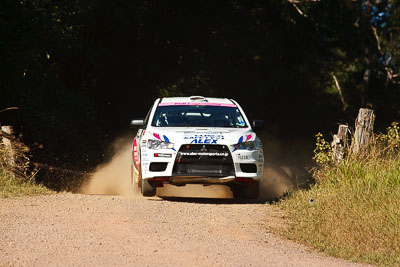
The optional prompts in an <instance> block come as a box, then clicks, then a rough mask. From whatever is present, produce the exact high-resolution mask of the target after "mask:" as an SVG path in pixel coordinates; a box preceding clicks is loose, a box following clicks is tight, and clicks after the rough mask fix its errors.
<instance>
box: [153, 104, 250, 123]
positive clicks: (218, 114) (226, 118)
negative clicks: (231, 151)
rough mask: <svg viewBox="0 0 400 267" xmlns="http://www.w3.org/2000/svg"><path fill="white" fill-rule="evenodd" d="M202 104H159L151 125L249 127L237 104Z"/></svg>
mask: <svg viewBox="0 0 400 267" xmlns="http://www.w3.org/2000/svg"><path fill="white" fill-rule="evenodd" d="M202 104H203V103H200V104H199V105H194V104H190V105H177V104H171V105H170V104H168V103H162V104H159V105H158V107H157V110H156V112H155V114H154V117H153V121H152V124H151V125H152V126H156V127H233V128H244V127H247V125H246V122H245V120H244V118H243V116H242V114H241V113H240V110H239V109H238V107H237V106H236V105H234V104H226V105H218V104H209V103H207V104H206V105H204V104H203V105H202Z"/></svg>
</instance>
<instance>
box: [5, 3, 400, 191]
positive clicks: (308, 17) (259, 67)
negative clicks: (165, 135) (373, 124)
mask: <svg viewBox="0 0 400 267" xmlns="http://www.w3.org/2000/svg"><path fill="white" fill-rule="evenodd" d="M399 21H400V3H399V2H398V1H394V0H380V1H372V0H362V1H361V0H360V1H300V0H298V1H294V0H291V1H281V0H272V1H238V0H234V1H197V2H194V1H155V0H138V1H129V0H118V1H94V0H73V1H67V2H62V3H61V2H59V1H51V0H21V1H14V0H2V1H1V3H0V57H1V58H2V60H1V62H0V110H1V109H3V108H6V107H10V106H17V107H19V110H18V111H8V112H3V113H0V123H2V124H8V123H11V124H13V125H14V126H15V127H17V129H18V131H19V132H22V133H23V134H24V140H25V141H26V142H28V143H29V144H34V143H37V144H38V145H43V146H44V148H43V149H36V150H34V156H35V159H34V160H36V161H41V162H45V163H47V164H50V165H55V166H59V167H60V166H61V167H65V168H69V169H71V168H73V169H75V170H76V169H78V170H88V169H90V168H91V167H93V166H95V165H96V164H97V163H98V162H99V161H101V160H103V158H102V157H103V154H104V153H105V149H106V147H107V145H108V144H109V143H110V142H111V141H112V140H113V139H114V138H115V137H116V136H117V135H119V134H121V131H123V130H125V129H126V126H127V125H128V122H129V120H130V119H131V118H133V117H138V116H144V115H145V113H146V111H147V109H148V107H149V106H150V104H151V103H152V101H153V99H154V98H155V97H157V96H171V95H194V94H198V95H208V96H224V97H231V98H235V99H237V100H238V101H239V102H240V103H241V104H242V106H244V108H245V110H246V111H247V113H248V114H250V115H251V116H252V117H258V118H261V119H264V120H265V121H266V122H267V124H268V125H272V126H271V127H270V128H271V129H272V131H273V134H276V135H279V136H280V137H282V138H288V137H292V136H293V135H299V134H300V135H301V134H303V135H304V136H307V135H309V136H311V134H310V133H313V132H316V130H317V129H320V128H323V129H325V128H327V126H331V125H333V124H334V123H335V122H337V121H339V120H342V119H346V118H347V117H349V116H353V115H354V114H355V110H357V109H358V108H359V107H360V106H368V107H372V108H374V109H375V110H376V111H377V114H378V118H379V120H378V122H380V123H385V122H387V121H392V120H394V119H396V118H397V117H398V116H400V115H399V113H398V111H399V108H400V106H399V105H400V104H399V103H400V95H399V92H400V90H399V79H400V77H399V76H398V74H399V67H400V64H399V63H400V62H399V61H400V52H399V51H400V49H399V48H400V34H399V27H400V25H399V23H400V22H399ZM335 79H336V80H337V82H338V83H337V84H336V83H335ZM338 86H339V88H340V90H338ZM339 91H341V92H342V97H341V95H340V94H339ZM293 111H295V112H293ZM283 122H284V123H283ZM299 126H302V127H299ZM50 177H54V175H52V176H50ZM57 177H59V178H57V180H56V181H55V180H54V179H47V178H45V177H42V179H43V180H44V181H45V182H46V183H47V184H48V185H51V186H52V187H54V188H65V187H70V188H72V187H74V186H75V185H76V184H77V182H76V181H75V182H72V181H71V179H70V178H68V179H67V180H64V177H63V176H61V175H57ZM68 177H70V176H68ZM78 182H79V181H78Z"/></svg>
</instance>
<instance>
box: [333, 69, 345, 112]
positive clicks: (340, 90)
mask: <svg viewBox="0 0 400 267" xmlns="http://www.w3.org/2000/svg"><path fill="white" fill-rule="evenodd" d="M332 78H333V80H334V81H335V85H336V88H337V90H338V92H339V96H340V101H341V102H342V104H343V111H345V110H346V109H347V103H346V101H345V100H344V96H343V92H342V88H341V87H340V84H339V81H338V79H337V78H336V76H335V74H333V73H332Z"/></svg>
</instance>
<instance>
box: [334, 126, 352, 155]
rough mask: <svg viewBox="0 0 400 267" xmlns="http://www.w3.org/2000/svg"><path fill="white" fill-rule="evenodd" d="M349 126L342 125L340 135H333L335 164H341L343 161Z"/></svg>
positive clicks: (339, 130)
mask: <svg viewBox="0 0 400 267" xmlns="http://www.w3.org/2000/svg"><path fill="white" fill-rule="evenodd" d="M348 131H349V126H347V125H344V124H341V125H339V129H338V133H337V134H335V135H333V141H332V144H331V146H332V151H333V154H332V158H333V161H335V162H340V161H341V160H342V159H343V156H344V151H345V147H346V146H347V133H348Z"/></svg>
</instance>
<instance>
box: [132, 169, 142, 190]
mask: <svg viewBox="0 0 400 267" xmlns="http://www.w3.org/2000/svg"><path fill="white" fill-rule="evenodd" d="M141 184H142V175H141V172H140V170H138V171H137V175H136V174H135V167H134V166H133V164H132V165H131V186H132V189H133V193H134V194H137V193H139V192H140V187H141Z"/></svg>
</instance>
